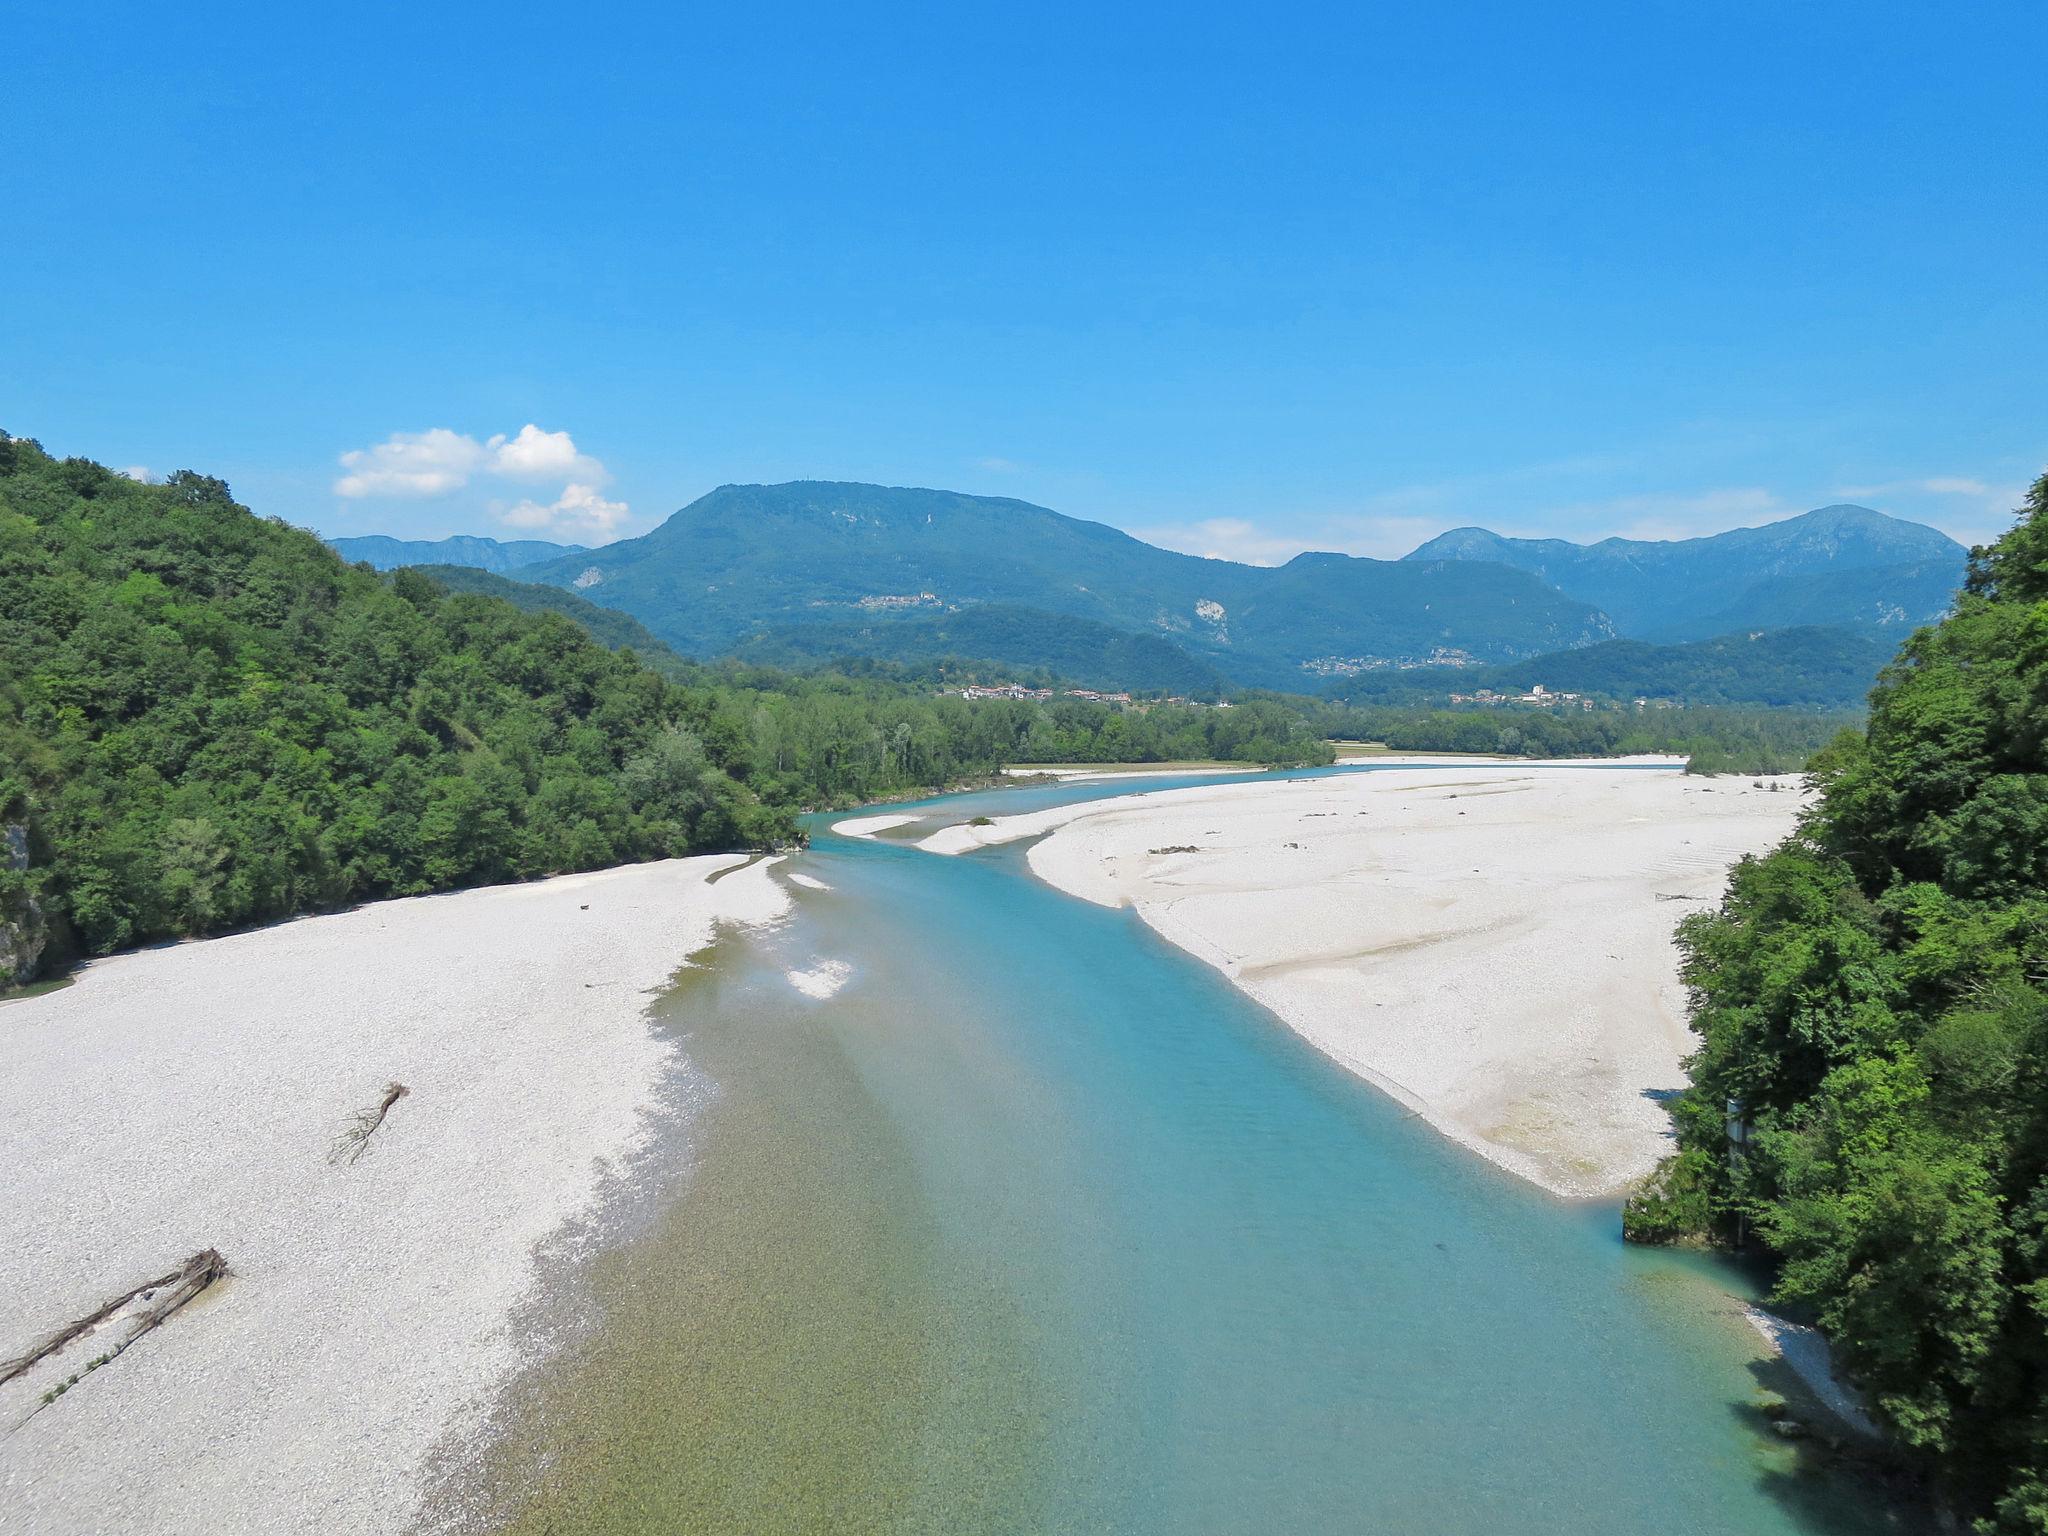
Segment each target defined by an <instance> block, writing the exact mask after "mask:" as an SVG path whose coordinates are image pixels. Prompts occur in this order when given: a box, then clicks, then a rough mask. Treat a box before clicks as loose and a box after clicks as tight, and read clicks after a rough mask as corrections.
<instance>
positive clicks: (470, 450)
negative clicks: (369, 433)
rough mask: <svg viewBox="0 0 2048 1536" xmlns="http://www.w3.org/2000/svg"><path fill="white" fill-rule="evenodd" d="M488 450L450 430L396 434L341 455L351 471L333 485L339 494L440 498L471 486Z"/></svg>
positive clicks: (471, 439) (430, 428) (345, 467)
mask: <svg viewBox="0 0 2048 1536" xmlns="http://www.w3.org/2000/svg"><path fill="white" fill-rule="evenodd" d="M488 453H489V450H487V449H486V448H485V447H484V445H483V444H482V443H480V442H478V441H477V440H476V439H475V438H473V437H466V436H464V435H463V434H462V433H460V432H451V431H449V430H448V428H446V427H429V428H428V429H427V430H426V431H424V432H394V433H392V434H391V435H390V436H389V437H387V438H385V439H384V441H383V442H381V443H377V444H375V445H374V446H372V447H369V448H354V449H351V450H349V452H347V453H344V454H343V455H342V456H341V467H342V468H343V469H345V470H347V471H348V473H347V474H345V475H343V476H342V477H341V478H340V479H339V480H337V481H335V482H334V494H335V495H337V496H347V497H351V498H354V497H362V496H441V495H445V494H446V493H448V492H449V491H458V490H460V489H462V487H463V486H465V485H467V484H469V477H470V476H471V475H473V474H475V473H476V471H477V469H478V467H479V466H480V465H482V464H483V462H484V460H485V458H486V457H487V456H488Z"/></svg>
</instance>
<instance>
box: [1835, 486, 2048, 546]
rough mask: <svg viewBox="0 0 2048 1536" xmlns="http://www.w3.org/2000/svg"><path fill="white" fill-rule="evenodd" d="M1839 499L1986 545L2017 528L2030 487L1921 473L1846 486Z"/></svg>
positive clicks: (1839, 493)
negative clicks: (2015, 523)
mask: <svg viewBox="0 0 2048 1536" xmlns="http://www.w3.org/2000/svg"><path fill="white" fill-rule="evenodd" d="M1835 494H1836V495H1837V496H1841V497H1844V498H1846V499H1848V500H1850V501H1867V502H1869V503H1870V504H1871V505H1873V506H1875V507H1877V508H1878V509H1879V510H1880V511H1884V512H1890V513H1892V514H1893V515H1894V516H1898V517H1910V518H1913V519H1915V520H1916V521H1919V522H1925V523H1931V524H1933V525H1934V526H1935V527H1937V528H1939V529H1941V531H1942V532H1944V533H1946V534H1948V535H1949V536H1950V537H1952V538H1956V539H1960V540H1961V541H1962V542H1963V543H1965V544H1985V543H1989V542H1990V541H1991V540H1993V539H1995V538H1997V537H1998V536H1999V535H2000V534H2002V533H2004V532H2005V531H2006V529H2008V528H2010V527H2011V526H2012V518H2013V513H2014V512H2016V511H2017V510H2018V509H2019V506H2020V503H2021V502H2023V501H2025V500H2026V496H2027V488H2026V487H2025V486H2024V485H2020V484H2000V483H1999V482H1997V481H1995V480H1984V479H1980V478H1979V477H1978V476H1976V475H1922V476H1920V477H1918V478H1916V479H1909V480H1886V481H1884V482H1882V483H1881V484H1877V485H1845V486H1842V487H1840V488H1839V489H1837V490H1836V492H1835Z"/></svg>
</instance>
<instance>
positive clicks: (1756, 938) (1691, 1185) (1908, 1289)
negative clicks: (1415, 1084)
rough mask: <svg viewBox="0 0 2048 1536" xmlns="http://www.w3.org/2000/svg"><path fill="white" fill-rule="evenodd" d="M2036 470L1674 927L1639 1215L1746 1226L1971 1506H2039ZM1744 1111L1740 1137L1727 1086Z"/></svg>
mask: <svg viewBox="0 0 2048 1536" xmlns="http://www.w3.org/2000/svg"><path fill="white" fill-rule="evenodd" d="M2044 738H2048V477H2044V478H2043V479H2042V480H2041V481H2039V482H2038V483H2037V484H2036V485H2035V486H2034V488H2033V491H2032V494H2031V496H2030V498H2029V501H2028V503H2027V506H2026V507H2025V508H2024V509H2023V519H2022V521H2021V523H2020V525H2019V526H2018V527H2017V528H2015V529H2014V530H2013V531H2012V532H2011V533H2010V534H2008V535H2007V536H2006V537H2005V538H2004V539H2002V540H2001V541H1999V543H1998V544H1997V545H1995V546H1993V547H1992V548H1990V549H1987V550H1978V551H1976V552H1974V554H1973V557H1972V563H1971V572H1970V578H1969V582H1968V585H1967V588H1966V590H1965V593H1964V595H1963V596H1962V597H1961V598H1960V599H1959V601H1958V604H1957V608H1956V611H1955V613H1954V614H1953V615H1952V616H1950V617H1949V618H1947V619H1945V620H1943V621H1942V622H1941V623H1940V624H1938V625H1936V626H1934V627H1933V628H1931V629H1926V630H1922V631H1920V632H1918V633H1917V634H1915V635H1914V636H1913V637H1912V638H1911V639H1910V640H1908V641H1907V642H1906V644H1905V646H1904V647H1903V648H1902V650H1901V651H1900V654H1899V657H1898V659H1897V660H1896V661H1895V662H1894V663H1893V664H1892V665H1891V666H1890V667H1888V668H1887V669H1886V670H1885V672H1884V674H1883V677H1882V679H1881V681H1880V683H1879V686H1878V688H1877V690H1876V691H1875V693H1874V694H1873V695H1872V698H1871V714H1870V723H1869V728H1868V731H1867V732H1866V733H1865V734H1863V735H1861V736H1856V735H1848V736H1845V737H1843V738H1842V739H1841V740H1839V741H1838V742H1836V743H1835V744H1834V745H1832V746H1831V747H1829V748H1828V749H1827V750H1826V751H1825V752H1823V753H1822V754H1820V756H1819V757H1818V759H1817V760H1816V762H1815V765H1814V773H1815V778H1816V780H1817V782H1818V784H1819V786H1820V788H1821V791H1822V795H1821V799H1820V801H1819V803H1818V805H1817V806H1816V807H1815V809H1814V810H1813V812H1812V813H1811V814H1810V816H1809V817H1808V819H1807V821H1806V824H1805V825H1804V826H1803V827H1802V829H1801V831H1800V833H1799V834H1798V835H1797V836H1796V837H1794V838H1793V839H1792V840H1791V841H1789V842H1788V843H1786V844H1785V845H1784V846H1783V847H1781V848H1779V849H1778V850H1777V851H1775V852H1773V853H1772V854H1770V855H1769V856H1767V857H1765V858H1763V859H1757V860H1749V861H1746V862H1745V863H1744V864H1743V865H1742V866H1740V867H1739V868H1738V869H1737V870H1736V872H1735V875H1734V877H1733V879H1732V880H1731V882H1730V885H1729V890H1728V894H1727V896H1726V898H1725V899H1724V901H1723V902H1722V904H1721V906H1720V908H1719V910H1717V911H1715V912H1712V913H1706V914H1701V915H1697V916H1694V917H1692V918H1689V919H1688V920H1687V921H1686V922H1685V923H1684V924H1683V926H1682V927H1681V929H1680V943H1681V947H1682V949H1683V952H1684V956H1685V962H1684V975H1685V981H1686V984H1687V986H1688V987H1689V988H1690V990H1691V995H1692V1004H1693V1013H1692V1022H1693V1028H1694V1030H1695V1031H1696V1032H1697V1033H1698V1035H1699V1037H1700V1045H1699V1050H1698V1052H1697V1054H1696V1055H1695V1056H1694V1057H1693V1059H1692V1061H1691V1064H1690V1065H1691V1069H1692V1076H1693V1082H1694V1085H1695V1086H1694V1087H1693V1089H1692V1090H1691V1092H1690V1093H1688V1094H1687V1096H1686V1097H1685V1099H1684V1100H1682V1101H1681V1103H1680V1105H1679V1107H1678V1124H1679V1137H1680V1143H1681V1146H1682V1147H1683V1149H1684V1150H1683V1151H1682V1153H1681V1154H1680V1157H1679V1158H1678V1159H1677V1161H1676V1162H1674V1163H1673V1164H1670V1165H1667V1168H1666V1170H1665V1171H1664V1173H1663V1174H1662V1175H1661V1176H1660V1178H1659V1179H1658V1180H1657V1181H1655V1182H1653V1183H1652V1184H1651V1185H1650V1186H1648V1187H1647V1188H1646V1190H1645V1191H1644V1193H1643V1194H1641V1195H1639V1196H1638V1197H1637V1199H1636V1200H1635V1201H1634V1202H1632V1203H1631V1208H1630V1216H1629V1231H1630V1235H1631V1236H1637V1237H1642V1238H1645V1239H1650V1240H1655V1239H1659V1238H1665V1237H1669V1236H1673V1235H1677V1234H1679V1233H1684V1232H1699V1231H1704V1230H1711V1229H1714V1228H1717V1227H1719V1228H1723V1229H1725V1228H1726V1227H1727V1225H1728V1224H1729V1223H1731V1222H1733V1221H1734V1220H1737V1219H1741V1220H1743V1221H1745V1222H1747V1223H1748V1224H1749V1225H1750V1226H1751V1227H1752V1228H1753V1229H1754V1230H1755V1231H1756V1232H1757V1233H1758V1234H1759V1235H1760V1236H1761V1237H1762V1239H1763V1240H1764V1242H1765V1243H1767V1244H1768V1246H1769V1248H1770V1249H1771V1251H1772V1252H1773V1253H1774V1254H1775V1256H1776V1257H1777V1259H1778V1261H1779V1274H1778V1295H1779V1297H1780V1299H1781V1300H1783V1301H1785V1302H1787V1303H1789V1304H1793V1305H1796V1306H1800V1307H1804V1308H1806V1309H1808V1310H1809V1311H1810V1312H1811V1313H1812V1314H1813V1315H1814V1316H1816V1317H1817V1318H1818V1319H1819V1320H1820V1322H1821V1323H1822V1325H1823V1326H1824V1327H1826V1328H1827V1329H1828V1331H1829V1332H1830V1334H1831V1335H1832V1336H1833V1338H1834V1340H1835V1342H1836V1344H1837V1345H1838V1347H1839V1348H1840V1350H1841V1353H1842V1355H1843V1357H1844V1358H1845V1360H1846V1361H1847V1363H1848V1365H1849V1367H1850V1369H1851V1370H1852V1371H1853V1372H1854V1373H1855V1374H1856V1375H1857V1376H1858V1377H1859V1378H1860V1379H1861V1380H1862V1382H1863V1383H1864V1384H1865V1385H1866V1387H1867V1388H1868V1389H1869V1391H1870V1393H1871V1396H1872V1398H1873V1400H1874V1402H1875V1404H1876V1406H1877V1409H1878V1411H1879V1412H1880V1414H1881V1415H1882V1416H1883V1417H1884V1418H1885V1420H1886V1421H1887V1422H1888V1423H1889V1424H1890V1425H1891V1426H1892V1428H1893V1429H1894V1430H1895V1431H1896V1432H1897V1434H1898V1437H1899V1439H1900V1441H1901V1442H1902V1443H1903V1444H1904V1445H1905V1446H1908V1447H1910V1448H1912V1449H1913V1450H1914V1451H1916V1452H1918V1453H1919V1454H1921V1455H1923V1456H1924V1457H1925V1458H1926V1459H1927V1460H1928V1462H1929V1464H1930V1465H1931V1466H1932V1467H1933V1468H1935V1469H1936V1470H1937V1471H1938V1472H1939V1473H1940V1475H1941V1476H1942V1477H1943V1478H1944V1479H1945V1480H1946V1482H1947V1483H1948V1484H1949V1486H1950V1487H1951V1488H1952V1489H1953V1490H1954V1491H1955V1493H1956V1495H1957V1497H1958V1499H1959V1500H1960V1502H1961V1503H1962V1504H1963V1505H1964V1506H1965V1507H1966V1509H1967V1510H1968V1511H1969V1512H1970V1513H1971V1514H1972V1515H1974V1516H1977V1517H1979V1520H1980V1525H1979V1528H1980V1529H1981V1530H1984V1531H1999V1532H2022V1531H2029V1532H2037V1533H2038V1532H2042V1531H2048V1495H2044V1492H2043V1486H2044V1485H2043V1481H2042V1477H2043V1464H2042V1460H2041V1448H2042V1446H2043V1445H2044V1444H2048V759H2044V753H2043V743H2044ZM1731 1101H1733V1102H1735V1103H1737V1104H1739V1105H1740V1106H1741V1107H1742V1112H1743V1113H1744V1114H1745V1115H1746V1116H1747V1118H1748V1120H1749V1122H1750V1124H1751V1127H1752V1134H1751V1136H1750V1146H1749V1149H1748V1152H1747V1155H1746V1156H1742V1157H1731V1156H1730V1149H1729V1147H1728V1145H1727V1130H1726V1122H1725V1119H1724V1112H1723V1106H1724V1105H1726V1104H1727V1103H1729V1102H1731Z"/></svg>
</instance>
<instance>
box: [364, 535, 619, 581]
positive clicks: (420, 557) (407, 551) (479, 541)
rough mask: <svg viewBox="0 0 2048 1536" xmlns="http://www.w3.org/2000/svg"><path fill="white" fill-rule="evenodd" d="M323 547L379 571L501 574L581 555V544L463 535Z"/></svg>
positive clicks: (370, 539) (373, 538) (382, 538)
mask: <svg viewBox="0 0 2048 1536" xmlns="http://www.w3.org/2000/svg"><path fill="white" fill-rule="evenodd" d="M327 543H328V544H329V545H330V546H331V547H332V548H333V549H334V550H335V551H336V552H337V553H338V554H339V555H340V556H341V558H342V559H344V560H347V561H349V562H351V563H357V562H360V563H361V564H364V565H368V566H370V567H372V568H373V569H376V570H379V571H390V570H396V569H397V568H398V567H400V566H404V565H460V566H466V567H468V568H469V569H471V570H478V571H495V572H498V573H500V574H502V573H503V572H506V571H516V570H518V569H519V568H520V567H521V566H523V565H532V564H534V563H535V562H536V561H540V560H553V559H556V558H558V557H559V556H562V555H570V554H581V553H582V552H583V546H582V545H581V544H556V543H553V542H551V541H549V540H547V539H487V538H481V537H478V536H476V535H473V534H466V533H458V534H456V535H455V536H454V537H453V538H447V539H394V538H390V537H388V536H387V535H385V534H381V533H369V534H364V535H362V536H361V537H360V538H349V539H329V540H328V541H327Z"/></svg>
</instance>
